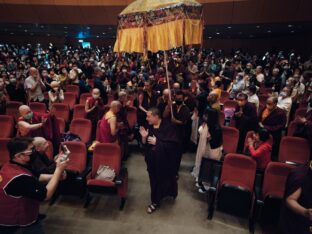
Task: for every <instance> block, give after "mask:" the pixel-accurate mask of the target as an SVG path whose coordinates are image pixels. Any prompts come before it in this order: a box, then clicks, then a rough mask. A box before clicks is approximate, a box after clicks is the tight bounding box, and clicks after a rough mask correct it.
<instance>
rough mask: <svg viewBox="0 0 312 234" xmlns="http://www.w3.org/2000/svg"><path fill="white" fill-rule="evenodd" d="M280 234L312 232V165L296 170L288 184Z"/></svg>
mask: <svg viewBox="0 0 312 234" xmlns="http://www.w3.org/2000/svg"><path fill="white" fill-rule="evenodd" d="M279 231H280V232H279V233H281V234H294V233H298V234H299V233H300V234H308V233H311V231H312V164H311V163H310V165H305V166H302V167H297V168H295V169H294V170H293V171H292V172H291V173H290V174H289V175H288V179H287V182H286V188H285V194H284V204H283V207H282V210H281V216H280V223H279Z"/></svg>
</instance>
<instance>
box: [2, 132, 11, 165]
mask: <svg viewBox="0 0 312 234" xmlns="http://www.w3.org/2000/svg"><path fill="white" fill-rule="evenodd" d="M10 140H11V139H10V138H0V152H1V154H0V168H1V167H2V166H3V164H5V163H7V162H9V161H10V154H9V151H8V149H7V144H8V142H9V141H10Z"/></svg>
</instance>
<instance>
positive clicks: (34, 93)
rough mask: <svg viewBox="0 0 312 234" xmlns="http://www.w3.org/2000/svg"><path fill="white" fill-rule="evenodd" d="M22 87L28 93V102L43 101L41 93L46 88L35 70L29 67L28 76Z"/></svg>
mask: <svg viewBox="0 0 312 234" xmlns="http://www.w3.org/2000/svg"><path fill="white" fill-rule="evenodd" d="M24 87H25V90H26V91H27V93H28V100H29V101H33V102H44V101H45V100H44V95H43V92H44V90H45V88H46V87H45V85H44V83H43V81H42V79H41V77H40V75H39V72H38V70H37V69H36V68H34V67H31V68H30V69H29V76H28V77H27V78H26V80H25V83H24Z"/></svg>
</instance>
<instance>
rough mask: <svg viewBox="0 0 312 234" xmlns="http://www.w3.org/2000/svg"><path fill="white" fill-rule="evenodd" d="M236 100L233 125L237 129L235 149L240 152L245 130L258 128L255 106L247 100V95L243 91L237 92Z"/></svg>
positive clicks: (242, 146)
mask: <svg viewBox="0 0 312 234" xmlns="http://www.w3.org/2000/svg"><path fill="white" fill-rule="evenodd" d="M236 100H237V106H236V109H235V112H234V118H235V126H236V128H237V129H238V130H239V141H238V148H237V150H238V152H242V150H243V148H244V142H245V137H246V134H247V132H248V131H252V130H256V129H257V128H258V117H257V108H256V106H255V105H254V104H253V103H250V102H248V96H247V94H245V93H239V94H238V95H237V97H236Z"/></svg>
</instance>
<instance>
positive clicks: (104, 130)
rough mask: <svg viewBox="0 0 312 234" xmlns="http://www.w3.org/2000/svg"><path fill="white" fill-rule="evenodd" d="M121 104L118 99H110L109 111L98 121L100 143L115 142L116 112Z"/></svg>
mask: <svg viewBox="0 0 312 234" xmlns="http://www.w3.org/2000/svg"><path fill="white" fill-rule="evenodd" d="M120 107H121V104H120V102H119V101H112V103H111V104H110V109H109V111H108V112H107V113H106V114H105V115H104V116H103V118H102V120H101V123H100V131H99V139H98V141H99V142H101V143H117V132H118V126H117V114H118V112H119V110H120Z"/></svg>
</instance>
